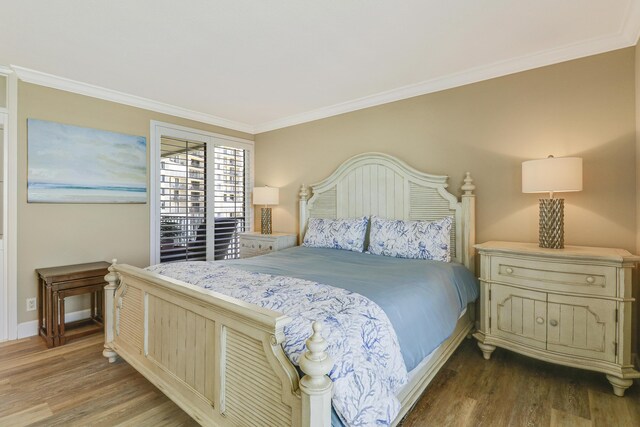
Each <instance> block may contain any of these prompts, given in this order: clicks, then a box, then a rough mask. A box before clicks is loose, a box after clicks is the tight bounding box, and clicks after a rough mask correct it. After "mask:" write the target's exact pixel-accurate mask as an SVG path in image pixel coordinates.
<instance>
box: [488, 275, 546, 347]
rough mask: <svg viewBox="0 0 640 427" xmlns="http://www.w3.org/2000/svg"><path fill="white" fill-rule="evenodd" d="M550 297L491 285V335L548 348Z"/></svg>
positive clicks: (541, 293)
mask: <svg viewBox="0 0 640 427" xmlns="http://www.w3.org/2000/svg"><path fill="white" fill-rule="evenodd" d="M546 319H547V294H546V293H543V292H534V291H527V290H524V289H518V288H511V287H509V286H502V285H495V284H492V285H491V334H492V335H494V336H497V337H501V338H504V339H508V340H510V341H514V342H518V343H520V344H525V345H529V346H531V347H535V348H542V349H544V348H546V340H547V326H546Z"/></svg>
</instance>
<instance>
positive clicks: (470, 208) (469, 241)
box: [462, 172, 476, 272]
mask: <svg viewBox="0 0 640 427" xmlns="http://www.w3.org/2000/svg"><path fill="white" fill-rule="evenodd" d="M475 189H476V186H475V185H473V178H471V173H470V172H467V173H466V175H465V177H464V184H463V185H462V191H464V193H463V194H462V217H463V219H462V223H463V224H467V227H466V228H465V230H464V231H463V234H462V247H463V248H464V252H463V254H462V263H463V264H464V265H465V266H466V267H467V268H468V269H469V270H471V271H472V272H474V271H475V268H476V256H475V254H476V249H475V248H474V247H473V246H474V245H475V244H476V196H475V194H473V190H475Z"/></svg>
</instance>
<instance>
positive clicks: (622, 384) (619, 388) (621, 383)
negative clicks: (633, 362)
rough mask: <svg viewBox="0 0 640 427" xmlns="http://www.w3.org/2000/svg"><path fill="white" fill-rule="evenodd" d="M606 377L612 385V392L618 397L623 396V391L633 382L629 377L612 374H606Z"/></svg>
mask: <svg viewBox="0 0 640 427" xmlns="http://www.w3.org/2000/svg"><path fill="white" fill-rule="evenodd" d="M607 379H608V380H609V383H611V386H612V387H613V394H615V395H616V396H618V397H624V392H625V391H626V390H627V389H628V388H629V387H631V385H632V384H633V380H631V379H624V378H618V377H614V376H613V375H607Z"/></svg>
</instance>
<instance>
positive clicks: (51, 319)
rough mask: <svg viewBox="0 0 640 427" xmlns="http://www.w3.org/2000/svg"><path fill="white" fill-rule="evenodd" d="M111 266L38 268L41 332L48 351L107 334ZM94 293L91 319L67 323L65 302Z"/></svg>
mask: <svg viewBox="0 0 640 427" xmlns="http://www.w3.org/2000/svg"><path fill="white" fill-rule="evenodd" d="M109 265H110V264H109V263H108V262H92V263H88V264H76V265H66V266H62V267H49V268H38V269H36V273H38V320H39V325H38V330H39V333H40V335H41V336H42V337H43V338H44V340H45V341H46V343H47V347H49V348H51V347H56V346H59V345H64V344H65V343H66V342H67V341H68V340H71V339H73V338H79V337H82V336H85V335H89V334H92V333H95V332H100V331H102V330H103V322H102V313H103V312H104V306H103V305H104V301H103V298H102V296H103V290H104V287H105V285H106V284H107V283H106V282H105V281H104V276H105V275H106V274H107V273H108V272H109V270H108V267H109ZM87 293H91V315H90V317H89V318H87V319H82V320H78V321H75V322H70V323H66V324H65V321H64V316H65V298H66V297H70V296H75V295H82V294H87Z"/></svg>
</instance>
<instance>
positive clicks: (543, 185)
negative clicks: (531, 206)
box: [522, 157, 582, 193]
mask: <svg viewBox="0 0 640 427" xmlns="http://www.w3.org/2000/svg"><path fill="white" fill-rule="evenodd" d="M566 191H582V159H581V158H580V157H549V158H547V159H540V160H529V161H526V162H522V192H523V193H551V192H553V193H560V192H566Z"/></svg>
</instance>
